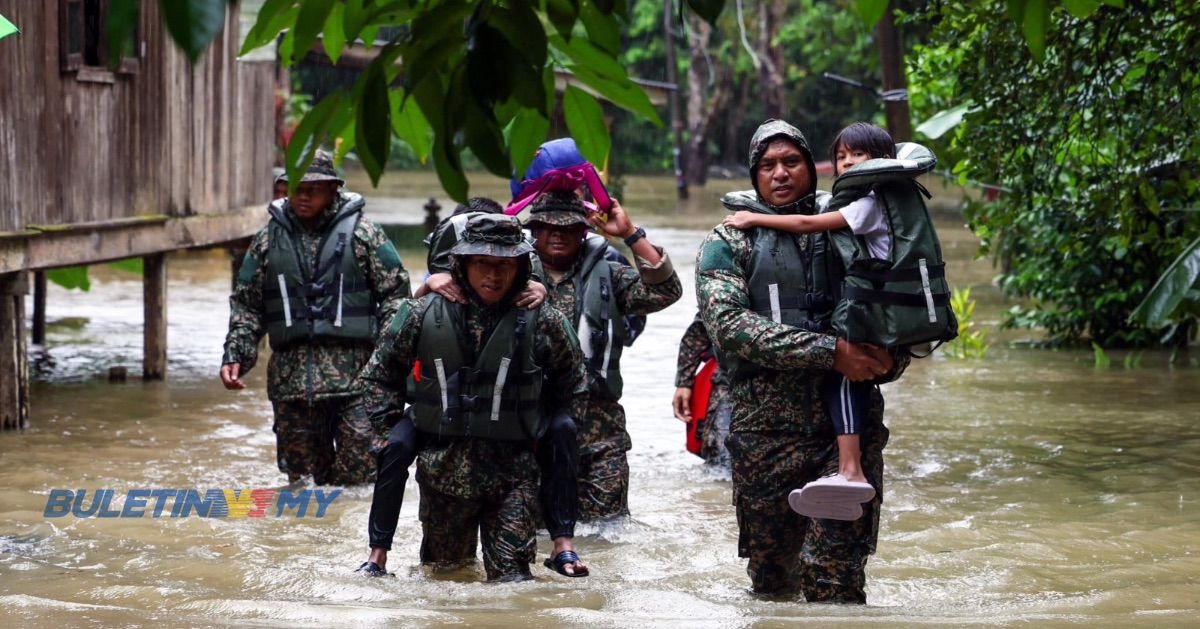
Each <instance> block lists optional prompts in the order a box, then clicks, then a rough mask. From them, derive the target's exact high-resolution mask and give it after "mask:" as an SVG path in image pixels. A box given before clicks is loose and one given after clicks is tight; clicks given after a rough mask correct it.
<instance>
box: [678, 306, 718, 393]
mask: <svg viewBox="0 0 1200 629" xmlns="http://www.w3.org/2000/svg"><path fill="white" fill-rule="evenodd" d="M712 354H713V352H712V340H711V339H709V338H708V330H706V329H705V328H704V320H703V319H701V318H700V313H699V312H697V313H696V318H695V319H694V320H693V321H692V324H691V325H689V326H688V327H687V329H686V330H684V332H683V338H682V339H680V340H679V359H678V362H677V364H676V368H675V386H676V387H687V388H689V389H690V388H692V387H693V386H694V385H695V384H696V370H697V369H699V368H700V363H702V362H704V361H705V360H708V359H709V358H710V357H712ZM713 380H714V382H723V381H724V375H723V374H722V373H721V368H720V367H718V368H717V370H716V371H715V372H713Z"/></svg>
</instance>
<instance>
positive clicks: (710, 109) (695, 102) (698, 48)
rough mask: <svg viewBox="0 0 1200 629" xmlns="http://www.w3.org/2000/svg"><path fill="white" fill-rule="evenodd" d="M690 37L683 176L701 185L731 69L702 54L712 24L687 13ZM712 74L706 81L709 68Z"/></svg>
mask: <svg viewBox="0 0 1200 629" xmlns="http://www.w3.org/2000/svg"><path fill="white" fill-rule="evenodd" d="M687 19H688V22H689V26H690V28H691V37H690V38H688V58H689V64H688V94H687V125H688V139H687V156H686V159H685V160H684V163H685V164H686V168H687V170H686V172H685V174H686V177H687V182H688V185H693V186H703V185H704V184H705V182H707V181H708V162H709V159H708V140H709V138H710V137H711V136H712V133H713V127H714V126H715V122H716V120H717V117H718V116H719V115H720V114H721V112H723V111H724V110H725V108H726V106H727V105H728V103H729V97H730V94H731V93H732V92H733V84H732V80H731V79H730V76H731V75H732V69H730V68H726V67H724V66H716V65H715V61H716V60H715V59H713V58H711V57H708V58H706V57H705V51H706V50H707V49H708V44H709V40H710V39H711V38H712V27H711V26H710V25H709V24H708V22H705V21H704V20H702V19H700V18H698V17H696V16H695V15H690V14H689V16H688V18H687ZM710 68H711V69H712V71H713V73H714V74H715V77H714V80H713V81H712V82H711V83H710V81H709V76H710V75H709V69H710Z"/></svg>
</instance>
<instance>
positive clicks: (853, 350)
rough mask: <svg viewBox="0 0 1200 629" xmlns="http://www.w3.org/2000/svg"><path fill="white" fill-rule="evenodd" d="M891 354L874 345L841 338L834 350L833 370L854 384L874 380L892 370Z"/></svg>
mask: <svg viewBox="0 0 1200 629" xmlns="http://www.w3.org/2000/svg"><path fill="white" fill-rule="evenodd" d="M892 367H893V361H892V357H891V355H890V354H888V353H887V352H886V351H884V350H883V349H882V348H879V347H875V346H874V345H866V344H861V343H851V342H849V341H847V340H846V339H843V338H839V339H838V340H837V346H836V347H834V350H833V369H834V371H837V372H838V373H840V374H842V375H843V376H846V378H847V379H848V380H850V381H852V382H861V381H863V380H873V379H875V378H878V377H879V376H882V375H884V374H886V373H888V372H889V371H891V370H892Z"/></svg>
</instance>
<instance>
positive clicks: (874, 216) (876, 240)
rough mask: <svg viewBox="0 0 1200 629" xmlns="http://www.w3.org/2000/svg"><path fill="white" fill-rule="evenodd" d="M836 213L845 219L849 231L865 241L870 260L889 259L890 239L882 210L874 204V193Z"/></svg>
mask: <svg viewBox="0 0 1200 629" xmlns="http://www.w3.org/2000/svg"><path fill="white" fill-rule="evenodd" d="M838 211H839V212H841V213H842V217H843V218H845V219H846V224H847V225H849V226H850V231H851V232H853V233H854V235H855V236H861V237H862V239H863V240H865V241H866V243H867V253H869V254H871V257H872V258H879V259H881V260H888V259H890V258H889V256H890V251H889V250H890V249H891V245H892V237H891V234H890V232H889V231H888V224H887V220H886V219H885V218H884V216H883V209H882V208H880V207H879V204H878V203H876V202H875V193H874V192H869V193H867V196H865V197H862V198H861V199H858V200H856V201H854V202H853V203H851V204H850V205H847V206H846V207H844V208H842V209H840V210H838Z"/></svg>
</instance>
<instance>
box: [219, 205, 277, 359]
mask: <svg viewBox="0 0 1200 629" xmlns="http://www.w3.org/2000/svg"><path fill="white" fill-rule="evenodd" d="M268 245H269V242H268V237H267V229H266V228H263V229H261V230H259V232H258V233H257V234H255V235H254V238H253V239H251V241H250V248H249V249H247V250H246V256H245V257H244V258H243V259H242V268H241V270H239V271H238V275H237V279H236V280H234V284H233V294H232V295H230V296H229V333H228V334H226V335H225V353H224V355H222V356H221V364H222V365H227V364H229V363H240V364H241V365H242V367H241V372H240V373H241V374H243V375H244V374H246V373H247V372H249V371H250V370H251V369H252V368H254V365H255V364H257V363H258V342H259V341H260V340H262V337H263V335H264V334H266V333H267V322H266V308H265V306H264V304H263V279H264V278H265V277H266V267H267V246H268Z"/></svg>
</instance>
